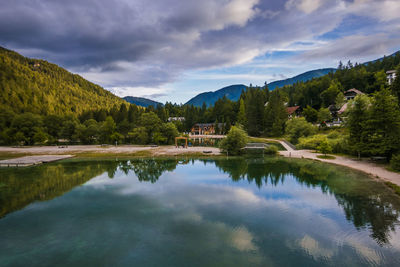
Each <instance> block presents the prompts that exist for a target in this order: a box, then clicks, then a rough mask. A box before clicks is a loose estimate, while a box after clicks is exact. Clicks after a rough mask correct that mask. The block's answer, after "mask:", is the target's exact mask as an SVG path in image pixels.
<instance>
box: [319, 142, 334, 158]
mask: <svg viewBox="0 0 400 267" xmlns="http://www.w3.org/2000/svg"><path fill="white" fill-rule="evenodd" d="M317 149H318V151H319V152H321V153H323V154H325V155H326V154H328V153H331V152H332V147H331V145H330V144H329V143H328V140H327V139H325V140H323V141H322V142H321V144H319V146H318V147H317Z"/></svg>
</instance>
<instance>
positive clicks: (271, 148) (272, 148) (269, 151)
mask: <svg viewBox="0 0 400 267" xmlns="http://www.w3.org/2000/svg"><path fill="white" fill-rule="evenodd" d="M277 153H278V148H277V147H276V146H274V145H267V146H266V147H265V149H264V154H268V155H276V154H277Z"/></svg>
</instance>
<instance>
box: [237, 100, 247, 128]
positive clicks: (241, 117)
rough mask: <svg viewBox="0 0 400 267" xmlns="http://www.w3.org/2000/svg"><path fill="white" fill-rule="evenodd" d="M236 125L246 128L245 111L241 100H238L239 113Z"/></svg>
mask: <svg viewBox="0 0 400 267" xmlns="http://www.w3.org/2000/svg"><path fill="white" fill-rule="evenodd" d="M237 123H238V124H239V125H242V126H243V127H246V126H247V122H246V110H245V106H244V100H243V98H240V101H239V113H238V115H237Z"/></svg>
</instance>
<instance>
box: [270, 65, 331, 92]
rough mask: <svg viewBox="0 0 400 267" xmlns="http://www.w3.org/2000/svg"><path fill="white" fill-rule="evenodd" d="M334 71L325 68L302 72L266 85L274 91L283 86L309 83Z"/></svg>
mask: <svg viewBox="0 0 400 267" xmlns="http://www.w3.org/2000/svg"><path fill="white" fill-rule="evenodd" d="M335 71H336V69H334V68H326V69H317V70H311V71H307V72H304V73H302V74H299V75H297V76H294V77H292V78H289V79H285V80H280V81H275V82H271V83H269V84H268V89H269V90H274V89H275V88H279V87H283V86H285V85H292V84H295V83H297V82H306V81H309V80H311V79H314V78H319V77H321V76H325V75H327V74H328V73H331V72H335Z"/></svg>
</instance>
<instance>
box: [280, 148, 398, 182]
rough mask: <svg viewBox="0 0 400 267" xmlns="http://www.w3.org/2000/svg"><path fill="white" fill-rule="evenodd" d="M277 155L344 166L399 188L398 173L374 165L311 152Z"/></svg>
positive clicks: (302, 151)
mask: <svg viewBox="0 0 400 267" xmlns="http://www.w3.org/2000/svg"><path fill="white" fill-rule="evenodd" d="M279 155H281V156H284V157H287V158H303V159H310V160H317V161H320V162H325V163H330V164H334V165H337V166H344V167H347V168H350V169H353V170H357V171H361V172H363V173H365V174H367V175H370V176H371V177H372V178H374V179H379V180H381V181H382V182H391V183H393V184H396V185H398V186H400V174H399V173H396V172H392V171H389V170H387V169H385V168H383V167H381V166H379V165H377V164H375V163H371V162H365V161H359V160H354V159H350V158H346V157H342V156H337V155H333V156H334V157H335V159H322V158H318V157H317V156H318V155H321V154H320V153H315V152H313V151H311V150H292V151H279Z"/></svg>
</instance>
